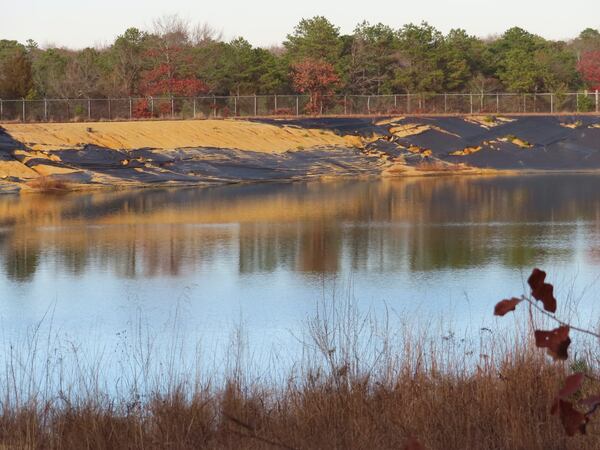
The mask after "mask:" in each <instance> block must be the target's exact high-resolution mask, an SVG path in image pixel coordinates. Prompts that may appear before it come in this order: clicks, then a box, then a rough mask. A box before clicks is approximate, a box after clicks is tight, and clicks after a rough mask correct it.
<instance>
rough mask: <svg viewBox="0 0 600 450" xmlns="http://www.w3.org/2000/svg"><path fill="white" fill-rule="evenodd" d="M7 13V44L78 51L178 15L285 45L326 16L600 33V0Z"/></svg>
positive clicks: (191, 0) (75, 5)
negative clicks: (307, 23) (296, 30)
mask: <svg viewBox="0 0 600 450" xmlns="http://www.w3.org/2000/svg"><path fill="white" fill-rule="evenodd" d="M9 2H10V3H9ZM0 11H2V16H3V17H2V19H3V20H2V27H1V28H0V39H16V40H18V41H21V42H25V41H26V40H27V39H29V38H31V39H34V40H35V41H37V42H38V43H39V44H40V45H42V46H47V45H48V44H55V45H58V46H68V47H73V48H81V47H86V46H97V45H102V44H110V43H111V42H112V41H113V40H114V38H115V37H116V36H117V35H119V34H121V33H122V32H123V31H124V30H125V29H127V28H129V27H132V26H135V27H138V28H144V29H147V28H150V27H151V24H152V21H153V19H155V18H157V17H160V16H162V15H165V14H174V13H177V14H179V15H181V16H182V17H186V18H189V19H190V21H192V22H194V23H197V22H201V23H209V24H210V25H212V26H213V27H214V28H216V29H218V30H220V31H222V32H223V34H224V37H225V39H227V40H229V39H232V38H234V37H237V36H243V37H245V38H246V39H248V40H249V41H250V42H251V43H252V44H254V45H259V46H270V45H274V44H280V43H281V42H282V41H283V40H284V39H285V36H286V34H287V33H290V32H291V31H292V30H293V27H294V25H296V24H297V23H298V22H299V20H300V19H301V18H303V17H305V18H308V17H312V16H315V15H323V16H326V17H327V18H328V19H329V20H331V21H332V22H333V23H335V24H336V25H338V26H339V27H340V28H341V32H342V33H351V32H352V31H353V29H354V27H355V26H356V24H357V23H359V22H361V21H363V20H368V21H369V22H371V23H377V22H382V23H384V24H386V25H390V26H392V27H394V28H398V27H400V26H402V25H404V24H406V23H409V22H415V23H419V22H421V21H422V20H425V21H428V22H429V23H430V24H432V25H434V26H435V27H437V28H438V29H440V30H441V31H443V32H447V31H449V30H450V29H451V28H464V29H466V30H467V31H468V32H469V33H471V34H475V35H477V36H480V37H486V36H489V35H494V34H500V33H502V32H504V31H505V30H506V29H508V28H510V27H512V26H520V27H522V28H525V29H527V30H528V31H530V32H533V33H536V34H540V35H542V36H544V37H546V38H549V39H569V38H574V37H576V36H577V35H578V34H579V33H580V32H581V31H582V30H583V29H585V28H588V27H591V28H600V3H598V0H572V1H570V2H568V3H565V2H562V1H561V2H559V1H556V0H527V1H523V0H503V1H502V2H482V1H481V0H478V1H477V0H452V1H442V0H420V1H418V2H415V1H401V0H400V1H398V0H380V1H379V2H376V3H368V2H364V1H362V0H361V1H357V0H329V1H323V0H302V1H299V2H282V1H281V0H250V1H249V0H244V1H241V0H234V1H229V2H222V1H206V0H170V1H168V2H165V1H164V0H128V1H123V0H103V1H93V2H92V1H82V0H54V1H48V0H21V1H20V2H18V3H17V2H13V1H11V0H0Z"/></svg>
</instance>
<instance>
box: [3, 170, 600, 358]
mask: <svg viewBox="0 0 600 450" xmlns="http://www.w3.org/2000/svg"><path fill="white" fill-rule="evenodd" d="M533 267H541V268H544V269H545V270H546V271H548V273H549V276H550V281H551V282H553V283H555V285H556V294H557V297H558V299H559V302H561V301H563V303H564V300H566V299H567V298H569V299H570V300H571V302H570V305H571V306H572V305H573V301H575V302H576V304H577V305H578V306H579V308H578V311H579V314H578V315H577V314H574V311H573V310H571V311H568V313H569V315H570V316H574V317H575V318H576V319H580V320H586V319H589V318H590V317H594V314H596V313H598V312H600V311H598V308H597V295H596V294H595V293H596V292H597V288H598V277H599V276H600V177H598V176H592V175H544V176H527V177H516V176H512V177H490V178H458V177H445V178H414V179H404V180H391V179H389V180H381V181H355V180H344V181H335V182H314V183H294V184H258V185H245V186H243V185H242V186H228V187H219V188H211V189H186V190H181V189H180V190H148V191H130V192H111V193H78V194H69V195H65V196H36V195H23V196H21V197H12V196H5V197H0V320H1V324H2V335H3V336H4V341H5V342H10V341H12V340H16V339H18V337H19V336H23V335H24V334H25V333H26V332H27V330H31V329H32V328H33V327H35V326H36V324H38V323H39V322H40V320H42V318H44V317H45V319H44V321H45V323H48V322H51V324H52V327H53V330H55V332H56V333H60V334H61V335H62V336H64V337H65V338H66V339H67V340H68V341H69V342H76V343H84V344H82V345H83V348H84V349H89V348H92V347H93V348H94V349H96V350H97V349H98V348H109V349H111V348H113V347H114V346H118V345H120V344H119V343H122V342H123V341H127V339H130V340H131V339H132V338H131V337H129V338H128V337H127V336H128V335H127V333H130V334H131V332H132V331H131V329H132V324H133V323H134V322H135V320H136V318H137V320H139V319H140V318H142V320H143V322H144V324H145V325H146V326H147V327H148V329H149V330H151V331H150V333H151V334H155V335H156V336H160V338H159V339H160V340H164V341H168V340H169V339H174V336H177V337H180V336H181V335H185V337H186V338H188V339H189V340H190V341H195V340H197V339H202V340H204V341H205V342H209V343H210V345H209V347H210V346H211V345H213V344H214V342H217V341H226V340H227V339H229V338H230V336H231V330H232V329H235V328H236V327H239V326H240V324H241V325H243V328H244V330H245V331H246V333H247V336H248V339H249V342H250V343H251V344H252V345H254V348H255V349H258V350H260V351H267V352H269V351H271V350H273V349H275V350H277V351H279V352H280V353H286V351H287V350H290V349H291V348H293V346H294V342H295V338H294V335H297V333H299V332H300V330H301V329H302V327H303V321H304V320H305V319H306V318H307V317H309V316H310V315H311V314H313V313H314V311H315V307H316V304H317V303H318V301H319V300H324V301H327V299H330V298H333V297H335V296H338V297H339V296H342V297H343V296H348V295H351V296H353V297H354V298H355V299H356V302H357V303H358V304H359V305H361V306H362V307H364V308H371V309H372V310H374V311H380V312H381V311H384V310H385V309H386V308H387V309H388V311H392V312H393V314H397V315H403V316H405V317H406V316H408V317H411V318H414V320H415V321H418V320H420V319H426V320H430V319H431V318H433V317H438V316H440V315H442V314H444V315H446V317H451V318H452V321H451V323H452V325H448V328H450V327H456V328H458V329H460V328H468V327H473V328H474V329H477V330H479V328H480V327H483V326H489V327H494V326H495V324H496V322H495V319H493V318H492V317H491V313H492V310H493V306H494V304H495V303H496V302H497V301H498V300H500V299H502V298H506V297H510V296H514V295H520V294H521V293H523V292H524V290H525V288H524V280H525V279H526V278H527V276H528V274H529V272H530V271H531V269H532V268H533ZM449 323H450V321H449ZM443 332H444V330H442V329H441V330H440V333H443ZM292 353H293V352H292V351H291V350H290V355H291V354H292ZM209 356H210V357H212V358H213V359H214V360H215V361H216V362H217V363H218V360H219V359H220V358H221V356H222V355H221V354H220V353H218V352H216V353H213V354H210V355H209Z"/></svg>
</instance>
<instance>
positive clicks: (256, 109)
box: [254, 94, 258, 117]
mask: <svg viewBox="0 0 600 450" xmlns="http://www.w3.org/2000/svg"><path fill="white" fill-rule="evenodd" d="M256 116H258V103H257V102H256V94H254V117H256Z"/></svg>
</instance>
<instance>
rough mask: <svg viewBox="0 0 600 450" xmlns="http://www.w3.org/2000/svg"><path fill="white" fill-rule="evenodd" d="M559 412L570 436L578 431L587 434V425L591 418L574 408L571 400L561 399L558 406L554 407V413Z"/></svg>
mask: <svg viewBox="0 0 600 450" xmlns="http://www.w3.org/2000/svg"><path fill="white" fill-rule="evenodd" d="M557 413H558V415H559V417H560V421H561V422H562V424H563V427H564V428H565V431H566V432H567V435H568V436H575V434H577V432H579V433H581V434H585V427H586V425H587V423H588V420H589V418H588V417H587V416H586V415H585V414H583V413H582V412H579V411H577V410H576V409H575V408H573V404H572V403H571V402H566V401H564V400H560V399H559V400H558V405H557V407H556V408H555V407H553V414H557Z"/></svg>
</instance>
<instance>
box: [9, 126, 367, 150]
mask: <svg viewBox="0 0 600 450" xmlns="http://www.w3.org/2000/svg"><path fill="white" fill-rule="evenodd" d="M2 127H3V128H4V129H5V130H6V131H7V132H8V133H9V134H10V135H11V136H12V137H13V138H14V139H15V140H17V141H19V142H22V143H23V144H25V145H27V146H28V147H30V148H31V149H33V150H42V151H45V150H61V149H73V148H78V147H82V146H83V145H85V144H91V145H97V146H99V147H105V148H110V149H115V150H117V149H118V150H132V149H139V148H153V149H174V148H184V147H187V148H190V147H217V148H229V149H236V150H252V151H258V152H266V153H281V152H285V151H288V150H298V149H303V148H315V147H325V146H327V147H348V146H355V145H356V144H358V142H357V140H356V139H355V138H353V137H352V136H347V137H343V136H339V135H337V134H335V133H334V132H333V131H329V130H319V129H310V128H300V127H295V126H276V125H270V124H264V123H256V122H248V121H240V120H185V121H144V122H104V123H103V122H94V123H43V124H5V125H2Z"/></svg>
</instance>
